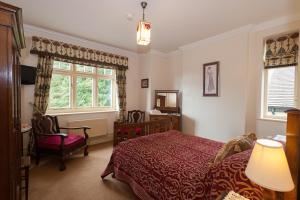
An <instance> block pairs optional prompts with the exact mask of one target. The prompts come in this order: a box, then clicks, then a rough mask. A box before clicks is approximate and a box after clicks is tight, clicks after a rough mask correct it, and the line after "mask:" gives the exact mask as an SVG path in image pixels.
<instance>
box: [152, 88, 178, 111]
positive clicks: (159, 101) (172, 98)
mask: <svg viewBox="0 0 300 200" xmlns="http://www.w3.org/2000/svg"><path fill="white" fill-rule="evenodd" d="M178 93H179V91H178V90H156V91H155V106H154V107H155V109H157V110H160V111H162V112H163V111H170V112H172V111H173V112H177V111H178Z"/></svg>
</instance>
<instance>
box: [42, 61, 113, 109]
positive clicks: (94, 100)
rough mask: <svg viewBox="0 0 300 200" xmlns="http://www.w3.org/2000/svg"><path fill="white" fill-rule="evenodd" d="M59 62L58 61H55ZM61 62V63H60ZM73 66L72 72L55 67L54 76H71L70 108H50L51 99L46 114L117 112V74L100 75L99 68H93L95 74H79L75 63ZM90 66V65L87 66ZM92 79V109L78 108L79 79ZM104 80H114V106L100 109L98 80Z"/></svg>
mask: <svg viewBox="0 0 300 200" xmlns="http://www.w3.org/2000/svg"><path fill="white" fill-rule="evenodd" d="M55 61H57V60H55ZM58 62H61V61H58ZM69 64H70V65H71V66H70V67H71V69H70V70H66V69H57V68H54V67H53V72H52V75H54V74H58V75H64V76H70V80H71V81H70V108H51V107H50V99H49V106H48V108H47V111H46V113H47V114H69V113H70V114H72V113H93V112H110V111H112V112H113V111H117V105H116V103H117V102H116V96H117V91H116V88H117V86H116V72H115V70H113V69H112V74H111V75H107V74H99V73H98V72H97V67H93V66H89V67H93V73H90V72H79V71H77V70H76V65H77V64H73V63H69ZM86 66H88V65H86ZM78 76H80V77H90V78H92V81H93V89H92V91H93V93H92V95H93V96H92V107H77V106H76V91H77V77H78ZM99 79H104V80H112V86H111V90H112V106H110V107H100V106H97V105H98V80H99Z"/></svg>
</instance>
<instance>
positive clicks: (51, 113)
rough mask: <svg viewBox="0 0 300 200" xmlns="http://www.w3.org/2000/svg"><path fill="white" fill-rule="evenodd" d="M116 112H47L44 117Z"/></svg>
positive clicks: (112, 111)
mask: <svg viewBox="0 0 300 200" xmlns="http://www.w3.org/2000/svg"><path fill="white" fill-rule="evenodd" d="M115 112H119V111H118V110H97V111H73V112H67V111H66V112H57V111H49V112H47V113H46V115H55V116H64V115H82V114H96V113H115Z"/></svg>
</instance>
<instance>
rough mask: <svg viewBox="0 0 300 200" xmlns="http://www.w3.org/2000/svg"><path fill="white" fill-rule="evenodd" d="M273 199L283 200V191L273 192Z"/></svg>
mask: <svg viewBox="0 0 300 200" xmlns="http://www.w3.org/2000/svg"><path fill="white" fill-rule="evenodd" d="M275 197H276V198H275V199H276V200H284V193H283V192H275Z"/></svg>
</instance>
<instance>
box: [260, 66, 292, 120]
mask: <svg viewBox="0 0 300 200" xmlns="http://www.w3.org/2000/svg"><path fill="white" fill-rule="evenodd" d="M295 80H296V67H295V66H289V67H276V68H270V69H265V106H264V117H265V118H273V119H281V118H282V119H283V118H285V117H286V114H285V112H284V111H286V110H288V109H290V108H294V107H296V102H295V99H296V98H295V96H296V92H295V91H296V87H295V85H296V84H295V82H296V81H295Z"/></svg>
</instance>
